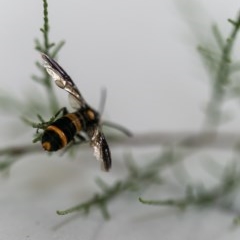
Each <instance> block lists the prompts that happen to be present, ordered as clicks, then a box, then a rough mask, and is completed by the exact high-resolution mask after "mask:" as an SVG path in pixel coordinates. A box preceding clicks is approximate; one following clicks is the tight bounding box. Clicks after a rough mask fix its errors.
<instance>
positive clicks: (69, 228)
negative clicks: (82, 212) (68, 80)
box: [0, 0, 240, 240]
mask: <svg viewBox="0 0 240 240" xmlns="http://www.w3.org/2000/svg"><path fill="white" fill-rule="evenodd" d="M1 3H2V4H1V8H0V19H1V24H0V31H1V39H0V42H1V44H0V52H1V54H0V63H1V64H0V66H1V71H0V92H1V91H3V92H5V93H7V94H10V95H12V96H14V97H16V98H17V99H19V101H23V102H24V101H26V99H28V97H27V96H28V94H29V92H30V94H32V95H35V97H36V98H38V100H39V101H43V102H47V97H45V96H46V95H45V92H44V91H43V89H42V87H41V86H40V85H38V84H36V83H34V82H33V81H32V79H31V75H32V74H36V73H37V69H36V67H35V65H34V62H35V61H36V60H40V61H41V59H40V56H39V54H38V53H37V52H36V51H35V50H34V39H36V38H39V37H40V38H41V33H40V31H39V28H40V27H42V22H43V20H42V18H43V14H42V1H40V0H38V1H36V0H35V1H32V0H24V1H9V0H8V1H6V0H5V1H3V0H1ZM239 10H240V6H239V2H238V1H236V0H228V1H223V0H211V1H207V0H198V1H194V0H175V1H168V0H162V1H160V0H148V1H144V0H137V1H136V0H128V1H110V0H98V1H93V0H91V1H74V0H68V1H59V0H49V19H50V25H51V30H50V38H51V41H56V42H58V41H59V40H65V41H66V44H65V46H64V47H63V49H62V50H61V52H60V54H59V56H58V62H59V63H60V64H61V66H62V67H63V68H64V69H65V70H66V71H67V72H68V73H69V75H70V76H71V77H72V78H73V79H74V81H75V83H76V84H77V86H78V87H79V89H80V91H81V92H82V94H83V96H84V97H85V99H86V100H87V101H88V102H89V103H90V104H91V105H92V106H94V107H96V108H97V107H98V105H99V99H100V94H101V89H102V88H103V87H105V88H106V89H107V94H108V95H107V103H106V107H105V112H104V118H106V119H108V120H111V121H114V122H118V123H121V124H122V125H124V126H126V127H127V128H129V129H130V130H132V131H133V132H136V133H145V132H159V131H169V132H175V131H197V130H199V129H200V127H201V124H202V122H203V119H204V116H205V113H204V109H205V106H206V103H207V100H208V97H209V79H208V75H207V73H206V71H205V69H204V67H203V64H202V62H201V60H200V57H199V54H198V52H197V50H196V48H197V45H198V44H199V43H202V42H205V43H206V42H208V41H209V40H210V41H211V37H210V36H211V30H210V28H211V24H212V23H213V22H215V23H217V24H218V26H219V28H220V29H221V31H222V33H223V35H224V36H227V34H228V33H229V32H230V29H231V26H230V24H229V23H228V22H227V19H228V18H234V17H235V16H236V15H237V13H238V11H239ZM237 46H238V48H237V47H236V48H235V49H238V50H239V49H240V48H239V46H240V44H239V43H237ZM238 50H236V57H237V56H239V54H238ZM55 91H56V93H57V95H58V96H59V98H60V99H61V103H62V105H63V106H64V105H68V99H67V96H66V93H65V92H63V91H61V90H60V89H57V88H56V89H55ZM38 94H39V95H38ZM228 107H230V110H232V111H233V112H234V113H236V118H234V119H233V120H232V121H230V122H228V123H226V124H224V125H223V126H222V129H223V130H233V131H235V130H236V129H238V126H239V124H238V121H239V119H238V118H239V116H238V111H239V105H238V104H235V103H234V104H233V105H231V104H230V105H229V106H228ZM19 110H20V111H17V112H16V114H14V113H11V114H9V115H7V113H6V114H4V112H3V113H1V114H2V115H1V120H0V123H1V125H0V129H1V132H2V134H0V142H1V144H2V147H4V146H8V145H9V143H10V142H11V143H19V142H20V143H23V142H24V143H29V142H30V141H31V139H32V133H33V130H32V129H30V128H29V127H26V126H25V127H24V126H23V125H21V126H22V127H21V129H19V127H18V126H19V125H14V124H15V123H16V122H17V121H15V120H18V117H19V116H20V115H21V109H19ZM33 117H34V116H33ZM9 126H10V127H9ZM13 136H14V137H13ZM115 155H117V153H115V152H114V156H115ZM139 155H140V156H141V152H140V154H139ZM84 157H85V155H84ZM86 158H87V157H86ZM88 158H89V155H88ZM116 158H117V157H116ZM33 159H34V160H36V159H38V160H39V161H38V160H36V162H34V163H32V162H33ZM36 159H35V156H34V157H30V158H28V157H27V158H26V159H25V161H22V162H20V163H17V164H16V165H15V166H14V168H13V170H11V173H12V177H11V178H10V180H7V181H6V180H5V181H4V182H3V183H4V184H2V185H1V192H2V194H0V202H1V206H2V209H1V213H2V214H1V217H0V225H1V226H2V227H3V228H2V229H1V228H0V239H13V240H14V239H19V236H20V237H22V238H21V239H23V237H24V236H25V237H26V238H27V236H31V237H33V239H44V238H45V239H68V238H69V237H70V236H71V239H80V238H79V237H83V238H82V239H111V238H114V239H159V234H161V236H162V237H163V239H171V240H173V239H213V237H216V238H218V239H239V232H237V231H235V232H231V233H228V232H227V231H226V228H228V225H227V224H228V223H229V221H230V220H229V219H230V218H231V217H232V216H229V215H227V214H225V213H222V212H220V211H214V210H210V211H208V212H204V211H202V212H197V214H194V212H193V213H192V212H191V213H189V212H187V213H186V214H185V215H181V214H179V215H178V213H177V214H176V215H175V214H172V212H171V211H170V212H164V211H161V212H160V213H159V212H156V210H155V209H151V210H150V211H149V210H146V208H143V207H142V206H139V205H137V204H136V203H135V202H134V203H133V202H130V203H129V205H128V204H126V202H125V203H124V204H125V205H124V204H119V202H120V201H116V203H114V204H115V205H114V207H113V206H112V205H111V207H112V209H111V210H113V215H114V218H113V221H110V222H104V221H103V220H102V218H101V216H100V215H98V214H95V213H93V217H91V218H86V219H84V217H81V216H80V217H79V216H78V217H79V218H74V217H73V219H72V218H71V217H70V218H67V220H65V219H66V218H64V220H63V219H62V218H59V216H56V215H54V214H55V212H54V211H55V209H56V208H58V207H60V206H62V208H64V207H66V206H71V205H73V204H76V203H77V201H80V200H79V199H86V196H91V195H92V192H94V190H95V188H96V187H95V185H93V180H92V179H93V178H94V177H95V176H96V171H98V169H97V167H96V166H95V164H96V163H95V162H94V161H92V160H91V161H90V163H86V164H92V165H90V166H91V167H88V171H85V168H84V167H82V166H81V164H79V162H74V163H72V164H69V161H66V162H64V161H59V157H58V155H57V156H55V157H53V158H51V159H53V161H48V160H49V159H47V160H46V159H45V157H43V155H41V156H36ZM45 160H46V161H45ZM55 160H56V161H55ZM92 162H93V163H92ZM114 164H115V166H116V168H117V166H118V163H117V161H115V163H114ZM92 166H94V167H93V168H92ZM89 169H92V170H89ZM120 169H121V168H120ZM196 171H197V172H198V169H197V170H196ZM25 173H26V174H25ZM97 173H98V174H99V175H100V176H101V177H102V173H99V172H97ZM200 174H201V173H200ZM119 176H121V177H122V172H121V171H120V174H119V173H118V174H117V173H116V172H115V170H114V169H113V172H111V173H110V174H109V175H107V176H105V178H106V179H107V180H109V182H111V181H112V179H115V178H116V177H119ZM91 177H92V178H91ZM83 179H84V184H81V183H82V182H83ZM74 183H75V184H74ZM89 185H90V187H89ZM154 196H155V195H154ZM29 201H32V202H31V204H29ZM148 211H149V215H148ZM126 212H127V213H128V215H126ZM136 214H138V215H136ZM13 216H14V218H13ZM126 216H127V220H126ZM146 218H147V220H148V221H145V220H146ZM69 219H70V221H69V222H68V220H69ZM206 219H207V220H208V222H206ZM209 222H211V223H213V222H214V224H208V223H209ZM226 225H227V227H226ZM199 226H200V227H199ZM12 229H15V231H16V233H17V234H18V236H16V235H15V234H14V233H13V232H12ZM173 229H174V231H173ZM199 229H202V231H201V233H200V234H199V235H198V236H196V232H198V231H199ZM1 230H2V233H1ZM28 234H29V235H28ZM149 236H151V237H152V238H151V237H150V238H149ZM84 237H85V238H84ZM164 237H166V238H164Z"/></svg>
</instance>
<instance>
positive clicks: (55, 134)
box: [42, 113, 82, 151]
mask: <svg viewBox="0 0 240 240" xmlns="http://www.w3.org/2000/svg"><path fill="white" fill-rule="evenodd" d="M81 129H82V123H81V120H80V118H79V117H78V115H77V114H76V113H69V114H66V115H65V116H63V117H61V118H59V119H57V120H56V121H55V122H54V123H52V124H51V125H50V126H48V127H47V128H46V130H45V132H44V133H43V136H42V146H43V148H44V149H45V150H47V151H57V150H59V149H61V148H63V147H65V146H66V145H67V144H68V143H69V142H70V141H71V140H73V138H74V136H75V135H76V133H77V132H79V131H80V130H81Z"/></svg>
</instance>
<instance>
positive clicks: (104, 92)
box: [98, 88, 107, 116]
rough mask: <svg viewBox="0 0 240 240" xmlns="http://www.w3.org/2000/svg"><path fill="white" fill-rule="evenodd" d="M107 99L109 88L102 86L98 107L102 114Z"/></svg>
mask: <svg viewBox="0 0 240 240" xmlns="http://www.w3.org/2000/svg"><path fill="white" fill-rule="evenodd" d="M106 99H107V89H106V88H102V89H101V96H100V102H99V107H98V112H99V114H100V116H102V115H103V112H104V108H105V105H106Z"/></svg>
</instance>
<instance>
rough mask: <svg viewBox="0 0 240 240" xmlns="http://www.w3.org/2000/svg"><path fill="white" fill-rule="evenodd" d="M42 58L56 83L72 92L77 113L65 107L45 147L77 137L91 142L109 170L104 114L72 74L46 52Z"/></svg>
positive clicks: (50, 128)
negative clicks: (91, 104)
mask: <svg viewBox="0 0 240 240" xmlns="http://www.w3.org/2000/svg"><path fill="white" fill-rule="evenodd" d="M42 59H43V66H44V67H45V69H46V71H47V72H48V74H49V75H50V76H51V77H52V78H53V80H54V81H55V83H56V85H57V86H58V87H59V88H61V89H63V90H65V91H67V92H68V93H69V100H70V104H71V106H72V107H73V108H74V109H75V112H73V113H67V111H66V109H63V113H64V114H65V115H63V116H62V117H60V118H58V119H57V120H56V121H54V122H52V123H51V124H50V125H49V126H47V127H46V129H45V131H44V132H43V135H42V140H41V141H42V146H43V148H44V149H45V150H46V151H50V152H51V151H57V150H59V149H61V148H63V147H65V146H66V145H67V144H68V143H70V142H71V141H72V140H74V139H75V138H76V137H77V138H78V139H79V140H80V142H85V141H89V142H90V146H91V147H92V148H93V151H94V155H95V157H96V158H97V160H99V161H100V162H101V166H102V169H103V170H105V171H108V170H109V169H110V168H111V152H110V149H109V146H108V143H107V141H106V138H105V136H104V134H103V133H102V130H101V125H102V123H101V121H100V114H99V113H98V112H97V111H96V110H94V109H93V108H92V107H90V106H89V104H88V103H87V102H86V101H85V99H84V98H83V97H82V95H81V93H80V91H79V90H78V88H77V87H76V85H75V84H74V82H73V81H72V79H71V78H70V76H69V75H68V74H67V73H66V72H65V71H64V70H63V69H62V67H61V66H60V65H59V64H58V63H57V62H56V61H54V60H53V59H52V58H50V57H49V56H48V55H46V54H44V53H42ZM79 133H82V134H79ZM129 135H130V134H129Z"/></svg>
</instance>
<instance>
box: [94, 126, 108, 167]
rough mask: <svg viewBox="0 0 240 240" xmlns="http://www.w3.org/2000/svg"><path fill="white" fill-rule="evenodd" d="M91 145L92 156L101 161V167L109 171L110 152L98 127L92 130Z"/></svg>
mask: <svg viewBox="0 0 240 240" xmlns="http://www.w3.org/2000/svg"><path fill="white" fill-rule="evenodd" d="M91 146H92V147H93V151H94V156H95V157H96V158H97V160H99V161H100V162H101V169H103V170H104V171H109V169H110V168H111V165H112V159H111V152H110V149H109V147H108V143H107V141H106V138H105V136H104V135H103V133H102V132H101V131H100V130H99V128H96V129H95V131H94V134H93V137H92V139H91Z"/></svg>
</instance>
